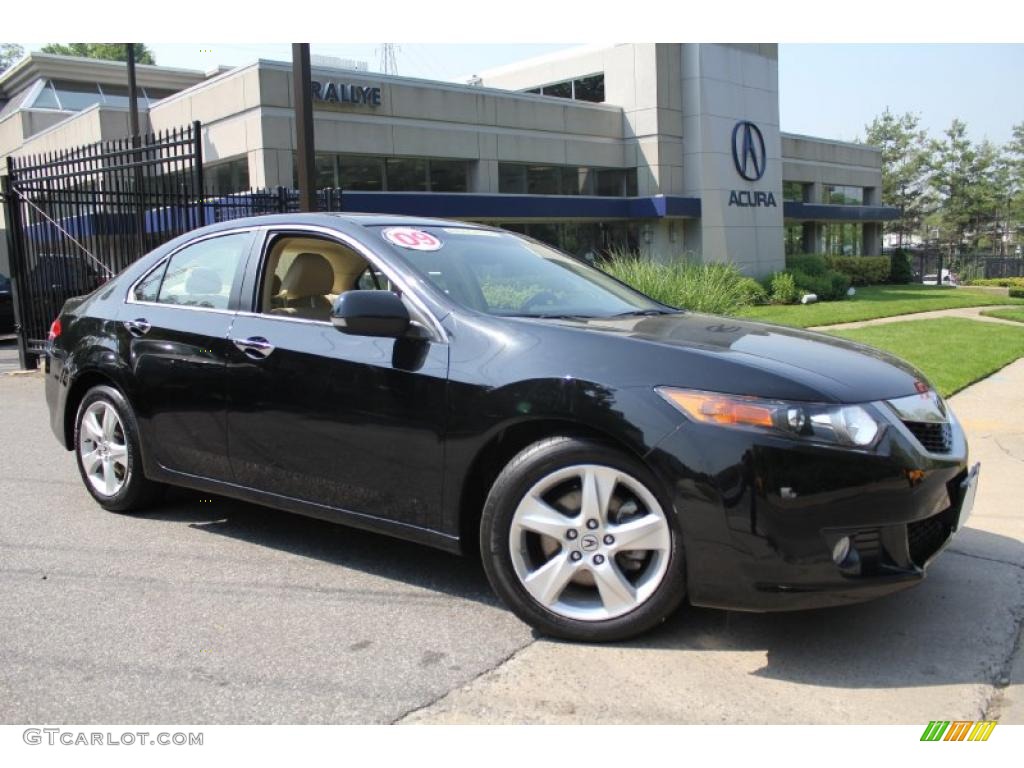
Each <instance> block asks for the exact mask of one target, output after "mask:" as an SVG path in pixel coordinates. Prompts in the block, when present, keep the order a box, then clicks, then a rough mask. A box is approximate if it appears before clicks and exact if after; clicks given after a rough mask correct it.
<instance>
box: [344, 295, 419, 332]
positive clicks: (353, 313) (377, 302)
mask: <svg viewBox="0 0 1024 768" xmlns="http://www.w3.org/2000/svg"><path fill="white" fill-rule="evenodd" d="M331 323H332V324H333V325H334V327H335V328H337V329H338V330H339V331H341V332H342V333H347V334H350V335H352V336H379V337H383V338H391V339H397V338H399V337H401V336H404V335H405V334H406V333H407V332H408V331H409V310H408V309H406V308H405V304H404V303H403V302H402V299H401V297H399V296H398V294H396V293H392V292H391V291H346V292H345V293H343V294H341V296H339V297H338V298H337V299H336V300H335V302H334V307H333V309H332V310H331Z"/></svg>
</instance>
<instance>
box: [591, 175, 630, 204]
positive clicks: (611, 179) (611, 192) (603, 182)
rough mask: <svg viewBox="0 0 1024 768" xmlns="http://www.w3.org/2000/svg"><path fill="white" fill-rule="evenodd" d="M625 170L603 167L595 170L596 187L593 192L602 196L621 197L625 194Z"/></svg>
mask: <svg viewBox="0 0 1024 768" xmlns="http://www.w3.org/2000/svg"><path fill="white" fill-rule="evenodd" d="M625 184H626V172H625V171H622V170H618V169H605V170H600V171H598V172H597V189H596V190H595V194H598V195H601V196H604V197H622V196H623V195H624V194H625V191H626V190H625Z"/></svg>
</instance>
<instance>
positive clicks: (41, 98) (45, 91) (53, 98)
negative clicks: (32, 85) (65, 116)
mask: <svg viewBox="0 0 1024 768" xmlns="http://www.w3.org/2000/svg"><path fill="white" fill-rule="evenodd" d="M30 106H31V107H32V108H34V109H60V103H59V102H58V101H57V92H56V91H54V90H53V83H51V82H50V81H49V80H47V81H46V82H44V83H43V87H42V89H40V91H39V93H38V94H37V95H36V98H35V100H34V101H33V102H32V104H31V105H30Z"/></svg>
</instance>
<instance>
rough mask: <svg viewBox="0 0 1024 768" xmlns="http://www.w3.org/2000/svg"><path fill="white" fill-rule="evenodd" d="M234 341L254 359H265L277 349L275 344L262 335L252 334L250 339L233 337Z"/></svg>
mask: <svg viewBox="0 0 1024 768" xmlns="http://www.w3.org/2000/svg"><path fill="white" fill-rule="evenodd" d="M232 341H233V342H234V344H235V346H236V347H238V348H239V349H240V350H242V352H244V353H245V354H246V355H248V356H249V357H251V358H253V359H254V360H263V359H264V358H266V357H269V356H270V353H271V352H273V351H274V349H275V347H274V345H273V344H271V343H270V342H269V341H267V340H266V339H265V338H263V337H262V336H250V337H249V338H248V339H232Z"/></svg>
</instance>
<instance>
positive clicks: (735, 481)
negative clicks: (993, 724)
mask: <svg viewBox="0 0 1024 768" xmlns="http://www.w3.org/2000/svg"><path fill="white" fill-rule="evenodd" d="M951 428H952V430H953V435H952V445H951V448H950V450H949V452H948V453H947V454H945V455H941V456H940V455H936V454H932V453H929V452H928V451H927V450H925V449H924V448H923V447H922V445H921V444H920V443H919V442H917V441H916V440H915V438H914V436H913V435H912V434H911V433H910V432H909V431H908V430H906V429H900V428H898V427H897V426H896V424H893V425H890V426H888V427H887V429H886V430H885V433H884V435H883V437H882V439H881V441H880V442H879V444H878V445H877V446H875V447H874V448H873V449H872V450H871V451H856V450H851V449H844V448H834V447H828V446H821V445H805V444H798V443H796V442H795V441H792V440H787V439H785V438H777V437H772V436H764V435H760V434H755V433H752V432H742V431H738V430H729V429H723V428H720V427H714V426H705V425H698V424H695V423H691V422H687V423H686V424H684V425H683V426H681V427H680V428H679V429H677V430H676V431H675V432H674V433H672V434H671V435H669V437H668V438H666V439H665V440H663V441H662V443H661V444H660V445H659V446H658V447H657V448H656V449H655V450H654V451H652V452H651V454H649V455H648V457H647V458H648V462H649V464H650V465H651V466H652V468H653V469H654V470H655V472H656V473H657V474H658V475H659V476H660V477H661V478H662V480H663V482H664V484H665V486H666V487H667V488H668V489H670V494H671V496H672V499H671V501H672V504H673V506H674V508H675V510H676V513H677V518H678V520H679V523H680V526H681V528H682V531H681V533H682V535H683V546H684V550H685V558H686V568H687V584H688V587H687V589H688V594H689V599H690V602H691V603H693V604H695V605H704V606H711V607H717V608H728V609H735V610H751V611H771V610H795V609H804V608H818V607H826V606H836V605H845V604H849V603H855V602H862V601H865V600H869V599H872V598H875V597H879V596H882V595H886V594H890V593H892V592H896V591H899V590H902V589H905V588H907V587H910V586H913V585H914V584H917V583H919V582H920V581H921V580H922V579H923V578H924V576H925V571H926V569H927V567H928V565H929V563H930V562H931V561H932V560H933V559H934V558H935V556H936V555H937V554H938V553H939V552H940V551H941V550H942V549H943V548H944V547H945V546H947V545H948V543H949V542H950V540H951V538H952V536H953V535H954V533H955V531H956V530H957V529H958V527H959V526H960V524H962V520H961V510H962V509H963V508H964V502H965V499H966V500H967V501H968V503H969V502H970V501H971V500H973V488H974V487H976V482H975V483H974V484H973V487H972V486H971V485H970V484H967V485H965V480H967V479H968V476H969V472H968V466H967V444H966V440H965V438H964V435H963V431H962V429H961V428H960V426H959V424H958V423H957V422H956V420H955V418H953V419H952V421H951ZM974 478H975V480H976V475H975V476H974ZM842 537H849V540H850V551H849V555H848V556H847V557H846V558H845V559H844V560H843V561H842V562H841V563H839V564H837V563H835V562H834V561H833V547H834V546H835V544H836V543H837V542H838V541H839V540H840V539H841V538H842Z"/></svg>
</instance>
